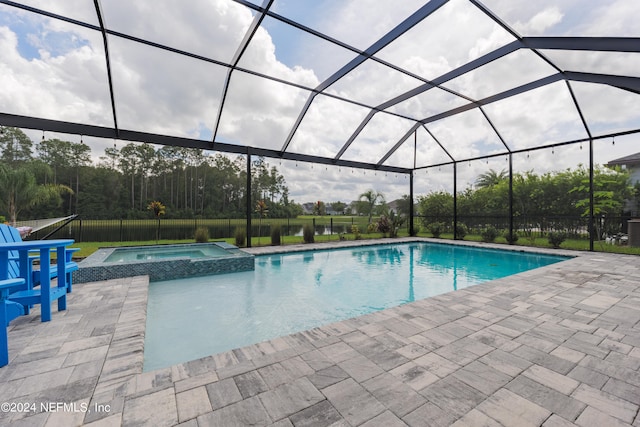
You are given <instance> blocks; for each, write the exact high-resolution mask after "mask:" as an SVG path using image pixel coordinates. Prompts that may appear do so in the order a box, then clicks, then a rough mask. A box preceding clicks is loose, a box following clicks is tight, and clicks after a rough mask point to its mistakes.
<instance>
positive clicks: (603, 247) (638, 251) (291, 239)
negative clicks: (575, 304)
mask: <svg viewBox="0 0 640 427" xmlns="http://www.w3.org/2000/svg"><path fill="white" fill-rule="evenodd" d="M399 234H400V236H402V237H406V236H408V234H407V232H406V231H405V230H403V231H401V232H400V233H399ZM343 236H344V237H345V238H346V239H347V240H354V239H355V237H354V235H353V234H350V233H347V234H343ZM419 236H420V237H432V235H431V234H430V233H420V234H419ZM380 237H381V235H380V233H371V234H367V233H362V234H361V235H360V238H361V239H377V238H380ZM440 238H441V239H442V240H443V242H446V241H447V240H453V234H450V233H449V234H447V233H443V234H442V235H441V236H440ZM339 239H340V237H339V236H338V235H337V234H333V235H317V236H315V242H316V243H321V242H328V241H337V240H339ZM464 240H466V241H474V242H481V241H482V238H481V237H480V235H473V234H469V235H466V236H465V238H464ZM210 241H225V242H227V243H230V244H232V245H235V239H234V238H227V239H210ZM281 242H282V243H281V244H283V245H294V244H301V243H304V241H303V239H302V237H301V236H282V237H281ZM389 242H390V243H391V242H393V239H389ZM177 243H194V240H193V239H187V240H159V241H158V242H156V241H155V240H151V241H136V242H81V243H76V244H74V245H73V247H74V248H80V251H78V252H76V254H75V257H77V258H86V257H88V256H89V255H91V254H92V253H94V252H95V251H96V250H98V249H99V248H104V247H116V246H146V245H156V244H159V245H169V244H177ZM495 243H501V244H505V245H506V244H507V241H506V240H505V239H504V237H498V238H497V239H496V240H495ZM517 244H518V245H522V246H532V247H540V248H550V247H551V245H550V244H549V242H548V240H547V238H546V237H537V238H535V239H529V238H520V239H519V240H518V242H517ZM269 245H271V238H270V237H260V238H258V237H254V238H252V239H251V246H253V247H256V246H269ZM560 248H561V249H569V250H576V251H588V250H589V240H587V239H567V240H565V241H564V242H563V243H562V244H561V245H560ZM594 250H595V251H596V252H611V253H621V254H631V255H640V248H632V247H628V246H615V245H607V244H604V243H601V242H595V244H594ZM52 255H53V254H52Z"/></svg>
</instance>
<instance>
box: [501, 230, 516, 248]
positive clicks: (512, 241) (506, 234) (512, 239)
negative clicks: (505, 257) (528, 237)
mask: <svg viewBox="0 0 640 427" xmlns="http://www.w3.org/2000/svg"><path fill="white" fill-rule="evenodd" d="M504 238H505V239H506V240H507V243H508V244H510V245H513V244H515V243H516V242H517V241H518V233H516V232H515V231H514V232H513V235H509V231H508V230H507V231H505V232H504Z"/></svg>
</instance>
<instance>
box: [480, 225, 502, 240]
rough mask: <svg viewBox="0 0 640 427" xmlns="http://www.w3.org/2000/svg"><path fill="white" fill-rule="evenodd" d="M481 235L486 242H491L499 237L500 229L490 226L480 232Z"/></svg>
mask: <svg viewBox="0 0 640 427" xmlns="http://www.w3.org/2000/svg"><path fill="white" fill-rule="evenodd" d="M480 237H481V238H482V241H483V242H485V243H491V242H493V241H495V240H496V238H497V237H498V230H496V228H495V227H493V226H488V227H486V228H484V229H483V230H482V231H481V232H480Z"/></svg>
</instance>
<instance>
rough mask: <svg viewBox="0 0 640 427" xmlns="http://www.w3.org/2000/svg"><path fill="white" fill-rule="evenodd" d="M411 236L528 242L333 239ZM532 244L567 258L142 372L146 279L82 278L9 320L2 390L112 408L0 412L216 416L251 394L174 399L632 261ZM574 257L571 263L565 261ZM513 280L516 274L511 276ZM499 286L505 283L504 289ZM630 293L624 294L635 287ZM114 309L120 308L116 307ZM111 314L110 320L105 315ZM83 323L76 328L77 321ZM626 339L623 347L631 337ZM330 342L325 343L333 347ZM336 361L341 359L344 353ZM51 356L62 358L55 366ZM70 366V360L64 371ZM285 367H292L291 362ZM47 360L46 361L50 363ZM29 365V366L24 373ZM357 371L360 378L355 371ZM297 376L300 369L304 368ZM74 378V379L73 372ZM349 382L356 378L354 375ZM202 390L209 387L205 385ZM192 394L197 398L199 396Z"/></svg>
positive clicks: (123, 418) (99, 418)
mask: <svg viewBox="0 0 640 427" xmlns="http://www.w3.org/2000/svg"><path fill="white" fill-rule="evenodd" d="M414 241H427V242H437V243H446V244H457V245H468V246H475V247H483V248H494V249H500V250H515V251H526V252H531V251H529V250H528V249H529V248H527V247H518V246H503V245H497V244H495V245H494V244H477V243H472V242H449V241H442V240H439V239H423V238H404V239H393V240H391V239H382V240H378V241H376V242H371V241H355V242H354V241H351V242H333V244H332V245H331V248H335V247H348V246H369V245H371V244H386V243H405V242H414ZM300 249H303V250H321V249H330V248H329V247H328V245H327V244H326V243H320V244H314V245H291V246H287V247H284V248H282V247H260V248H251V249H246V250H247V251H248V252H251V253H253V254H265V253H283V252H293V251H298V250H300ZM533 252H536V253H543V254H555V255H563V256H571V257H573V259H570V260H567V261H563V262H560V263H556V264H553V265H550V266H546V267H542V268H539V269H535V270H530V271H528V272H524V273H519V274H517V275H514V276H509V277H507V278H503V279H498V280H494V281H490V282H485V283H484V284H481V285H478V286H474V287H471V288H467V289H464V290H459V291H456V295H453V294H452V293H447V294H442V295H440V296H436V297H432V298H428V299H426V300H421V301H416V302H414V303H409V304H405V305H403V306H399V307H395V308H390V309H386V310H382V311H380V312H376V313H372V314H368V315H365V316H361V317H358V318H354V319H349V320H346V321H342V322H336V323H333V324H329V325H324V326H322V327H318V328H314V329H312V330H309V331H304V332H300V333H297V334H292V335H289V336H285V337H280V338H277V339H274V340H270V341H265V342H262V343H258V344H254V345H251V346H247V347H243V348H240V349H236V350H232V351H229V352H225V353H220V354H216V355H211V356H208V357H205V358H202V359H198V360H195V361H190V362H186V363H182V364H179V365H174V366H172V367H169V368H164V369H159V370H155V371H150V372H144V373H143V372H142V363H143V350H144V329H145V319H146V300H147V291H148V280H147V279H146V278H145V277H135V278H128V279H116V280H111V281H108V282H100V283H87V284H83V285H79V286H77V287H76V288H75V289H74V293H73V294H71V295H70V298H69V299H70V300H71V301H70V303H69V310H67V311H66V312H54V319H53V321H52V322H48V323H40V322H39V316H38V309H37V308H36V309H35V310H34V311H33V313H32V314H31V315H30V316H23V317H21V318H19V319H18V320H16V321H15V322H14V323H12V325H11V326H10V327H9V344H10V357H11V363H10V364H9V365H8V366H7V367H4V368H1V369H0V380H2V381H3V384H1V385H0V394H2V395H3V396H11V398H14V399H22V400H23V401H24V400H28V399H31V401H35V400H37V399H40V400H42V399H48V400H50V401H55V400H52V399H62V396H71V400H70V401H71V402H76V403H78V404H86V405H88V406H89V407H90V408H93V407H94V406H95V405H98V406H96V407H97V408H103V409H104V408H106V407H109V408H110V411H109V412H105V411H102V412H100V411H91V410H89V411H87V412H82V411H80V412H68V411H67V412H38V413H13V414H7V413H3V414H0V421H7V420H9V421H11V422H14V421H16V422H18V421H20V420H21V419H22V418H24V417H29V418H30V420H31V421H34V422H35V421H36V420H44V422H43V424H44V423H45V422H46V423H47V424H48V423H56V422H60V421H61V420H64V421H65V422H66V421H73V423H74V424H77V425H80V424H91V423H92V422H96V423H107V424H108V423H113V425H119V424H121V423H122V424H125V425H126V424H128V423H131V422H133V421H136V420H138V421H140V420H149V419H154V420H161V421H162V422H163V423H166V422H167V420H169V421H170V422H169V423H167V425H172V424H175V423H177V422H179V421H188V420H195V419H196V417H203V418H202V419H203V420H204V421H206V420H211V419H214V418H215V417H216V416H218V415H221V414H224V413H225V408H230V407H231V406H234V405H237V404H241V403H242V404H244V405H248V404H249V402H251V404H253V403H255V396H251V397H247V398H244V399H242V400H240V401H238V402H236V404H234V405H230V406H225V407H224V408H221V409H218V410H214V409H213V408H211V410H206V411H202V410H199V409H198V410H196V409H194V408H191V409H192V410H194V411H195V412H194V413H197V415H195V416H193V417H191V418H188V417H187V415H185V413H181V412H180V407H182V406H184V405H186V403H185V401H184V399H183V398H186V397H188V396H189V397H190V398H195V396H194V394H195V393H202V391H204V390H205V386H208V387H210V388H215V387H214V386H212V384H215V385H216V386H217V385H221V384H222V383H223V382H225V380H228V379H230V378H238V376H240V375H244V376H247V375H253V374H254V373H256V372H258V371H260V370H261V369H266V368H267V367H269V366H279V367H280V369H282V367H283V366H285V365H284V364H285V363H288V364H289V365H290V364H291V363H294V362H293V361H295V363H294V364H298V363H300V362H302V364H304V365H306V366H307V367H308V366H312V365H313V363H312V360H307V357H308V355H309V354H311V353H313V354H316V355H318V354H317V352H318V351H319V350H321V352H322V354H323V357H325V358H326V357H328V356H327V354H329V356H331V357H333V356H334V355H332V353H331V352H332V351H333V350H336V349H338V348H339V347H342V348H344V345H347V346H348V340H347V341H345V339H346V337H349V336H350V335H354V334H355V333H356V332H357V331H360V332H365V333H369V335H372V336H374V337H375V334H376V333H377V332H379V331H378V330H379V329H380V328H382V325H383V324H384V322H385V321H390V320H393V319H397V318H398V316H400V318H402V316H408V315H409V313H414V312H420V311H423V310H424V309H425V308H426V307H439V309H440V310H442V307H440V306H442V305H444V306H447V304H449V303H451V302H452V301H455V302H456V304H454V306H453V307H457V306H462V305H464V304H465V303H466V301H465V297H466V298H472V299H476V300H478V301H480V300H482V299H486V297H485V296H484V294H487V295H493V296H498V295H499V296H501V297H505V295H507V293H506V292H507V291H508V290H509V289H511V290H512V291H513V290H514V289H517V288H518V287H519V286H520V285H522V283H525V284H526V283H529V282H531V283H532V281H541V282H543V284H544V285H545V287H546V288H550V287H551V286H553V285H556V284H558V283H559V284H561V285H560V286H561V287H560V288H559V289H558V292H559V291H562V290H563V289H565V287H569V286H570V285H571V280H573V279H574V278H575V277H574V276H576V275H584V276H585V277H586V278H587V279H588V278H589V277H593V276H594V274H595V273H594V274H589V273H588V272H584V274H583V273H581V271H582V270H589V269H592V270H594V271H599V272H600V273H599V274H600V275H602V272H601V271H602V270H603V269H605V270H606V269H608V268H610V267H612V266H616V265H618V267H619V266H620V265H626V264H629V263H628V262H627V261H629V260H636V261H637V259H638V258H637V257H634V256H630V255H615V254H604V253H590V252H584V253H583V252H574V251H565V250H555V249H553V250H552V249H544V248H536V249H535V250H534V251H533ZM573 264H575V266H572V265H573ZM562 267H571V268H569V269H568V271H569V273H570V274H571V276H572V279H571V280H566V278H565V280H562V278H561V277H560V276H562V270H563V268H562ZM633 268H634V269H633V270H629V271H630V273H629V274H630V280H626V282H627V283H628V282H632V283H633V281H634V280H636V279H640V272H639V271H638V270H639V268H638V267H633ZM619 270H620V269H618V270H614V273H615V274H617V275H618V276H620V275H622V274H624V273H623V272H621V271H619ZM614 273H611V274H614ZM620 277H623V276H620ZM511 282H515V284H513V283H511ZM520 282H522V283H520ZM505 286H507V287H508V289H506V290H505V289H504V287H505ZM563 286H565V287H563ZM635 286H636V288H634V289H633V292H635V291H637V284H636V285H635ZM527 292H532V291H527ZM545 292H546V293H547V294H549V293H550V292H552V291H551V290H550V289H545ZM545 292H543V293H542V294H541V296H540V299H541V300H543V299H544V298H542V297H543V296H545V295H546V297H547V298H548V297H549V295H547V294H545ZM633 292H630V293H631V294H632V293H633ZM80 294H84V295H80ZM76 295H78V297H79V298H78V301H77V302H76V301H75V296H76ZM105 299H106V300H108V301H110V302H113V307H111V308H110V309H109V310H107V312H108V313H109V315H108V316H107V315H105V316H101V315H100V314H98V313H96V311H97V310H96V307H100V306H101V305H100V304H98V303H99V302H100V301H98V300H105ZM116 300H117V301H116ZM102 302H104V301H102ZM476 302H477V301H476ZM74 303H75V304H74ZM526 304H528V302H527V303H524V302H523V303H522V305H521V306H516V307H515V308H514V313H520V314H521V313H525V312H526V311H527V307H526ZM474 309H476V310H479V309H480V308H479V306H475V307H474ZM516 309H517V311H516ZM456 310H459V309H458V308H456V309H455V310H454V311H456ZM115 311H117V316H116V315H115ZM116 317H117V319H116ZM109 319H110V321H111V323H109V321H108V320H109ZM80 326H83V327H82V328H80ZM576 328H578V329H580V328H581V326H579V325H576ZM78 329H83V331H78ZM614 334H615V333H614V332H613V331H611V334H610V336H614ZM396 335H397V334H396ZM43 336H44V337H48V338H45V341H46V344H42V343H39V340H38V339H40V341H42V338H43ZM397 338H398V339H399V338H401V336H400V335H397ZM637 339H638V342H637V344H636V345H638V346H640V334H639V336H638V337H637ZM47 340H48V341H47ZM620 345H622V343H620ZM624 345H627V346H629V344H624ZM634 347H635V346H634ZM51 348H55V349H56V351H55V352H54V351H52V350H50V349H51ZM327 349H331V351H329V350H327ZM407 351H408V350H407ZM631 351H633V352H635V353H634V354H635V355H636V356H638V355H640V349H638V348H636V349H634V350H631ZM335 357H337V358H338V359H339V358H341V356H339V355H335ZM338 359H336V360H338ZM334 362H335V360H334ZM336 363H338V364H340V363H342V362H336ZM40 364H44V365H46V368H42V367H39V366H38V365H40ZM56 365H59V366H57V367H56ZM67 365H68V366H67ZM289 365H287V366H289ZM65 368H66V369H65ZM69 368H73V369H71V370H70V369H69ZM289 368H291V369H294V368H293V367H291V366H289ZM47 369H51V370H50V371H48V370H47ZM54 369H55V370H54ZM30 370H34V371H35V372H29V371H30ZM60 370H63V371H65V372H66V373H67V377H66V379H64V380H63V379H61V378H58V376H59V375H56V374H55V372H58V371H60ZM294 370H295V369H294ZM41 371H42V372H41ZM85 371H86V372H85ZM89 371H90V372H89ZM92 374H94V375H92ZM95 374H97V375H95ZM60 375H61V374H60ZM355 376H356V377H357V375H355ZM51 377H53V378H54V380H53V381H51ZM303 377H304V378H307V377H306V376H303ZM303 377H299V378H296V379H295V381H285V383H284V384H280V385H278V386H277V387H274V389H277V388H278V387H285V386H287V385H288V386H291V387H293V385H292V384H293V383H296V381H298V380H300V378H303ZM353 377H354V375H351V376H350V378H353ZM45 378H47V379H49V382H51V383H52V386H51V387H46V388H44V389H43V387H45V386H44V385H37V384H42V382H43V380H45ZM73 379H75V380H76V381H72V380H73ZM355 383H359V382H358V381H355ZM225 384H228V382H225ZM69 387H70V388H71V389H73V391H74V392H73V393H65V394H60V391H61V390H63V389H65V388H69ZM639 387H640V385H639ZM207 390H208V389H207ZM30 391H31V392H30ZM271 391H273V390H270V391H265V393H270V392H271ZM209 395H211V391H210V390H209ZM261 396H262V394H261ZM200 397H202V396H200ZM265 399H266V397H265ZM196 400H197V401H198V402H200V403H203V402H202V401H201V399H200V400H198V399H196ZM165 401H166V402H168V407H170V408H172V409H170V410H168V411H167V410H165V409H166V408H165V409H162V408H161V407H162V406H163V405H160V407H159V406H158V405H157V404H158V402H165ZM152 402H153V403H154V404H152V405H151V408H153V409H151V408H150V407H149V405H148V404H149V403H152ZM243 402H244V403H243ZM261 402H262V403H263V405H264V400H261ZM332 402H333V401H332ZM203 404H204V403H203ZM205 406H206V405H205ZM245 409H246V408H245ZM262 410H264V408H263V409H262ZM154 411H156V412H154ZM187 412H188V411H187ZM382 413H384V412H381V413H378V414H375V415H376V417H377V416H380V415H381V414H382ZM236 415H237V414H236ZM234 416H235V415H234ZM342 416H343V417H344V416H345V415H344V414H342ZM31 417H36V418H31ZM185 417H187V418H185ZM212 417H213V418H212ZM372 418H373V417H372ZM273 421H276V420H273ZM134 424H135V423H134ZM161 424H162V423H161Z"/></svg>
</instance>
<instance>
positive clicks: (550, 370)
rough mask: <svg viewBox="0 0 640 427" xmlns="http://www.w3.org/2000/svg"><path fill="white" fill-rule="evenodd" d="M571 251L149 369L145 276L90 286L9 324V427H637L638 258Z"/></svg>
mask: <svg viewBox="0 0 640 427" xmlns="http://www.w3.org/2000/svg"><path fill="white" fill-rule="evenodd" d="M405 240H406V239H405ZM394 241H398V242H400V241H403V239H398V240H394ZM347 243H348V242H339V243H338V242H336V243H335V244H337V245H343V244H347ZM350 243H353V242H350ZM452 243H453V242H452ZM462 244H471V243H466V242H464V243H462ZM471 245H475V244H471ZM482 246H483V247H487V246H491V245H486V244H483V245H482ZM310 247H311V246H308V245H305V246H302V248H304V249H309V248H310ZM316 247H321V248H326V247H327V245H326V244H323V245H318V246H316ZM497 247H499V248H503V249H517V248H515V247H504V246H497ZM299 248H300V247H287V248H286V249H287V250H295V249H299ZM278 249H279V250H281V249H282V248H278ZM273 250H274V248H255V249H252V250H251V251H252V252H254V253H262V252H267V251H273ZM547 252H551V253H559V252H558V251H551V250H549V251H547ZM572 255H577V256H576V257H575V258H573V259H571V260H568V261H565V262H562V263H558V264H553V265H550V266H547V267H543V268H540V269H536V270H532V271H528V272H525V273H521V274H518V275H515V276H510V277H506V278H503V279H500V280H495V281H491V282H487V283H484V284H481V285H477V286H473V287H470V288H467V289H463V290H459V291H456V292H451V293H447V294H443V295H440V296H437V297H433V298H429V299H425V300H421V301H417V302H414V303H411V304H406V305H403V306H400V307H395V308H391V309H387V310H383V311H379V312H376V313H372V314H368V315H365V316H361V317H358V318H355V319H350V320H347V321H343V322H338V323H334V324H330V325H325V326H322V327H319V328H315V329H313V330H309V331H305V332H300V333H297V334H293V335H290V336H286V337H281V338H277V339H274V340H271V341H268V342H264V343H260V344H256V345H252V346H249V347H245V348H241V349H237V350H234V351H231V352H227V353H221V354H216V355H212V356H209V357H205V358H203V359H198V360H195V361H190V362H186V363H183V364H180V365H175V366H172V367H169V368H165V369H160V370H156V371H152V372H144V373H143V372H142V366H143V349H144V333H145V319H146V303H147V287H148V281H147V278H146V277H135V278H127V279H117V280H111V281H107V282H96V283H87V284H81V285H77V286H75V287H74V292H73V293H72V294H70V295H69V301H68V310H67V311H66V312H56V311H54V313H53V319H52V321H51V322H48V323H41V322H40V316H39V310H38V309H37V308H36V309H35V310H33V311H32V314H31V315H29V316H22V317H20V318H19V319H17V320H16V321H14V322H13V323H12V324H11V326H10V327H9V345H10V349H9V351H10V363H9V365H8V366H6V367H4V368H1V369H0V397H1V398H0V401H1V402H4V405H3V407H2V411H1V412H0V425H16V426H21V425H25V426H73V425H90V426H118V425H124V426H140V425H150V426H172V425H178V424H180V425H184V426H193V427H195V426H210V425H212V426H227V425H230V426H232V425H255V426H260V425H264V426H267V425H274V426H292V425H293V426H360V425H362V426H367V427H372V426H385V427H387V426H404V425H409V426H447V425H455V426H499V425H504V426H518V427H520V426H528V425H531V426H541V425H542V426H545V427H556V426H570V425H579V426H628V425H633V426H636V427H640V416H639V415H638V409H639V405H640V258H638V257H634V256H624V255H612V254H604V253H572Z"/></svg>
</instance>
